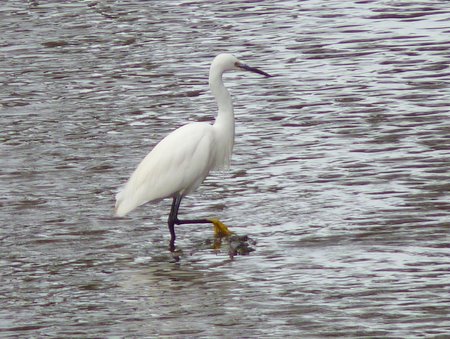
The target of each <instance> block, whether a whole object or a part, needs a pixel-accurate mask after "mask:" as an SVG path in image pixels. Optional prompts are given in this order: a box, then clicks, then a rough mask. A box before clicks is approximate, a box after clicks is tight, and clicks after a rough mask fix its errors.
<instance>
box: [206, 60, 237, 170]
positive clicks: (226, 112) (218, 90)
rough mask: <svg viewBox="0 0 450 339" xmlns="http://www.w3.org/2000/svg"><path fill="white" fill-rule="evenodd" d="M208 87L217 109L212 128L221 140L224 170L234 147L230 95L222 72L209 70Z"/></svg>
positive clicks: (232, 112)
mask: <svg viewBox="0 0 450 339" xmlns="http://www.w3.org/2000/svg"><path fill="white" fill-rule="evenodd" d="M209 87H210V88H211V92H212V93H213V95H214V98H215V99H216V102H217V106H218V109H219V112H218V114H217V117H216V121H215V123H214V127H215V128H216V130H217V133H218V135H219V137H220V139H221V145H222V146H223V149H222V150H221V151H222V152H223V166H224V167H225V168H226V167H228V165H229V162H230V157H231V152H232V150H233V145H234V111H233V103H232V101H231V96H230V93H229V92H228V90H227V89H226V88H225V86H224V84H223V80H222V72H220V71H216V70H214V69H213V68H212V69H211V71H210V74H209ZM219 161H220V160H219ZM220 162H221V161H220Z"/></svg>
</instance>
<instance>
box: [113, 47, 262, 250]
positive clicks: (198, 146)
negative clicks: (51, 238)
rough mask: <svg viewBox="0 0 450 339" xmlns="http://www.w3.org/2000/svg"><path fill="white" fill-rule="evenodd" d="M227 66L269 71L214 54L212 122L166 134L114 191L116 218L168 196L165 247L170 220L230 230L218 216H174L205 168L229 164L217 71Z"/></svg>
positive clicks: (230, 136) (227, 101)
mask: <svg viewBox="0 0 450 339" xmlns="http://www.w3.org/2000/svg"><path fill="white" fill-rule="evenodd" d="M231 70H246V71H250V72H254V73H258V74H261V75H264V76H266V77H270V76H271V75H269V74H267V73H266V72H263V71H261V70H259V69H258V68H254V67H250V66H248V65H246V64H245V63H243V62H241V61H240V60H239V59H237V58H236V57H234V56H233V55H231V54H219V55H218V56H216V57H215V58H214V60H213V62H212V64H211V68H210V70H209V87H210V89H211V91H212V93H213V95H214V97H215V99H216V102H217V105H218V108H219V112H218V114H217V118H216V120H215V122H214V124H210V123H207V122H193V123H190V124H187V125H184V126H182V127H180V128H178V129H176V130H175V131H173V132H172V133H170V134H169V135H168V136H166V137H165V138H164V139H163V140H161V141H160V142H159V143H158V144H157V145H156V146H155V147H154V148H153V150H152V151H151V152H150V153H149V154H148V155H147V156H146V157H145V158H144V159H143V160H142V161H141V163H140V164H139V165H138V166H137V168H136V170H135V171H134V172H133V174H132V175H131V177H130V178H129V179H128V181H127V183H126V184H125V186H124V187H123V188H122V189H121V190H120V191H119V192H118V193H117V195H116V207H115V214H116V216H119V217H121V216H125V215H126V214H127V213H129V212H131V211H132V210H134V209H135V208H136V207H138V206H140V205H142V204H144V203H146V202H149V201H155V200H160V199H164V198H168V197H172V198H173V202H172V208H171V210H170V213H169V219H168V225H169V231H170V246H169V249H170V251H171V252H173V251H174V250H175V225H180V224H198V223H211V224H213V225H214V230H215V232H216V235H222V236H223V235H229V234H230V233H231V232H230V231H228V229H227V227H226V226H225V225H224V224H223V223H221V222H220V221H219V220H218V219H194V220H179V219H178V209H179V207H180V203H181V200H182V199H183V197H184V196H186V195H188V194H189V193H191V192H193V191H195V190H196V189H197V188H198V187H199V186H200V184H201V183H202V182H203V180H205V178H206V176H207V175H208V174H209V172H210V171H211V170H215V169H227V168H228V167H229V164H230V158H231V153H232V150H233V144H234V112H233V103H232V101H231V97H230V94H229V93H228V90H227V89H226V88H225V86H224V84H223V80H222V75H223V73H224V72H227V71H231Z"/></svg>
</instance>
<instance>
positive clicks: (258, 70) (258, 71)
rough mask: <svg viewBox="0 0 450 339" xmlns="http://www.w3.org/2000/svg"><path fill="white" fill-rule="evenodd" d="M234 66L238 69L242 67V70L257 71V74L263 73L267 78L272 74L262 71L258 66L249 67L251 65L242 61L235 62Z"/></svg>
mask: <svg viewBox="0 0 450 339" xmlns="http://www.w3.org/2000/svg"><path fill="white" fill-rule="evenodd" d="M236 66H237V67H239V68H240V69H243V70H246V71H249V72H253V73H258V74H261V75H264V76H265V77H267V78H270V77H271V76H272V75H270V74H268V73H266V72H264V71H261V70H260V69H259V68H256V67H251V66H249V65H246V64H243V63H237V65H236Z"/></svg>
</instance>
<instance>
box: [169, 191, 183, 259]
mask: <svg viewBox="0 0 450 339" xmlns="http://www.w3.org/2000/svg"><path fill="white" fill-rule="evenodd" d="M180 203H181V196H175V197H173V201H172V207H171V209H170V213H169V220H168V221H167V223H168V225H169V231H170V244H169V250H170V251H171V252H173V251H175V239H176V235H175V223H176V222H175V221H176V220H177V214H178V208H179V207H180Z"/></svg>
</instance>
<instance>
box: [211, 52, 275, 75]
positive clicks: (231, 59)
mask: <svg viewBox="0 0 450 339" xmlns="http://www.w3.org/2000/svg"><path fill="white" fill-rule="evenodd" d="M211 69H217V70H220V71H221V72H222V73H223V72H227V71H232V70H244V71H249V72H253V73H258V74H261V75H264V76H265V77H271V75H270V74H268V73H266V72H264V71H262V70H260V69H258V68H256V67H251V66H249V65H247V64H245V63H244V62H242V61H241V60H239V59H238V58H236V57H235V56H234V55H232V54H228V53H222V54H219V55H218V56H216V57H215V58H214V61H213V63H212V64H211Z"/></svg>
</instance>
